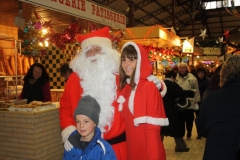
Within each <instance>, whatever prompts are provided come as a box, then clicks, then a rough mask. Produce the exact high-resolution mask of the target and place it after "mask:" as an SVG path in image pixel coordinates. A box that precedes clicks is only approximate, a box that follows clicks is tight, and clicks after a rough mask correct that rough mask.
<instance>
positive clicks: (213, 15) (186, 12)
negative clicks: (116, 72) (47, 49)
mask: <svg viewBox="0 0 240 160" xmlns="http://www.w3.org/2000/svg"><path fill="white" fill-rule="evenodd" d="M94 2H97V3H100V4H103V5H105V6H107V7H109V8H112V9H114V10H117V11H119V12H121V13H124V14H126V16H127V17H131V18H127V27H134V26H151V25H155V24H159V25H161V26H163V27H166V28H169V27H172V26H174V28H175V30H176V33H177V35H178V36H179V37H189V38H191V37H195V40H196V41H203V39H202V37H201V36H200V34H201V31H200V30H201V29H202V30H204V29H206V33H207V37H205V40H219V37H223V33H224V30H229V31H230V38H231V40H232V41H235V42H236V43H239V42H240V40H239V39H240V38H239V37H240V36H239V35H240V17H238V16H233V15H231V14H230V13H229V12H227V10H226V8H219V9H215V10H204V8H203V5H202V3H203V1H201V0H198V1H189V0H172V1H166V0H165V1H163V0H94ZM205 2H206V1H205ZM0 6H1V9H0V25H5V26H10V27H16V26H15V25H14V18H15V17H16V16H19V9H20V8H22V18H24V19H25V21H26V22H28V21H29V19H30V17H31V14H32V13H33V11H36V12H37V13H38V14H39V15H40V16H41V18H43V19H44V20H45V21H49V20H51V24H52V26H53V30H54V31H55V32H62V31H63V30H64V29H66V28H67V27H68V26H69V25H70V24H71V23H72V22H73V21H78V22H79V23H80V25H81V28H82V30H86V29H88V27H89V22H88V21H86V20H83V19H79V18H76V17H73V16H71V15H66V14H64V13H60V12H56V11H53V10H49V9H46V8H43V7H39V6H35V5H32V4H29V3H25V2H19V1H18V0H1V1H0ZM129 8H130V11H129V10H128V9H129ZM237 11H239V8H237ZM239 13H240V11H239ZM131 14H132V16H131ZM130 20H131V21H130ZM130 22H131V23H130ZM93 24H94V25H95V26H96V27H98V28H101V27H103V25H102V24H95V23H93ZM22 33H23V32H22V30H21V29H19V36H20V37H19V38H21V36H22Z"/></svg>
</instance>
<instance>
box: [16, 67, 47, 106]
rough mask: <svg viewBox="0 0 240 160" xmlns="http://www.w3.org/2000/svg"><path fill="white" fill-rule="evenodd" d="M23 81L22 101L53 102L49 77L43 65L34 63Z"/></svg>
mask: <svg viewBox="0 0 240 160" xmlns="http://www.w3.org/2000/svg"><path fill="white" fill-rule="evenodd" d="M23 81H24V85H23V89H22V92H21V94H20V96H19V98H20V99H27V103H30V102H32V101H42V102H48V101H51V92H50V83H49V75H48V73H47V71H46V68H45V67H44V66H43V65H42V64H40V63H34V64H33V65H31V66H30V68H29V70H28V72H27V74H26V75H25V77H24V79H23Z"/></svg>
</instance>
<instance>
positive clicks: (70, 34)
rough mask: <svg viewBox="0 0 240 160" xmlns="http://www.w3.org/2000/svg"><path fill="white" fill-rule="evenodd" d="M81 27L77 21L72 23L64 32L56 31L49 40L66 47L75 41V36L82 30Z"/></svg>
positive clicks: (59, 46) (57, 45) (62, 47)
mask: <svg viewBox="0 0 240 160" xmlns="http://www.w3.org/2000/svg"><path fill="white" fill-rule="evenodd" d="M80 29H81V27H80V26H79V25H78V23H77V22H73V23H72V24H70V26H69V27H68V28H66V29H65V30H64V31H63V33H54V34H52V35H51V36H50V38H49V41H50V42H51V43H53V44H54V45H55V46H56V47H58V48H61V49H65V48H66V45H67V44H71V43H75V42H76V39H75V36H76V35H77V34H78V33H79V32H80Z"/></svg>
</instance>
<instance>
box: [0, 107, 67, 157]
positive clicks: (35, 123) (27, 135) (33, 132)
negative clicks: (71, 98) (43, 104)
mask: <svg viewBox="0 0 240 160" xmlns="http://www.w3.org/2000/svg"><path fill="white" fill-rule="evenodd" d="M0 117H1V118H0V160H8V159H9V160H10V159H11V160H15V159H16V160H30V159H31V160H59V159H62V155H63V144H62V143H61V130H60V126H59V113H58V109H57V108H56V109H51V110H47V111H41V112H10V111H0Z"/></svg>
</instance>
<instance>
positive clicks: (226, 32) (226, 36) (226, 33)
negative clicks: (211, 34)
mask: <svg viewBox="0 0 240 160" xmlns="http://www.w3.org/2000/svg"><path fill="white" fill-rule="evenodd" d="M223 35H224V36H225V38H226V40H227V39H228V37H229V36H230V35H229V30H224V33H223Z"/></svg>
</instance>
